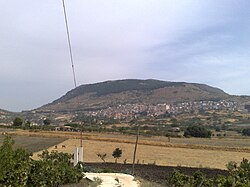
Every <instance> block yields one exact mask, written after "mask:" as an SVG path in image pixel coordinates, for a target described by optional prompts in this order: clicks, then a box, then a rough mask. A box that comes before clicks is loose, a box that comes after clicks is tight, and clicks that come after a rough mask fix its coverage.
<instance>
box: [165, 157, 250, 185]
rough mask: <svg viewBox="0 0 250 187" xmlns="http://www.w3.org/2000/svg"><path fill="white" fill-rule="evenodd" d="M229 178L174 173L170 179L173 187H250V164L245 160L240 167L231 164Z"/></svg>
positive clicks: (200, 173)
mask: <svg viewBox="0 0 250 187" xmlns="http://www.w3.org/2000/svg"><path fill="white" fill-rule="evenodd" d="M227 167H228V171H229V175H228V176H216V177H215V178H213V179H211V178H207V177H206V176H205V175H204V174H203V173H202V172H199V171H198V172H196V173H194V174H193V176H188V175H185V174H183V173H180V172H178V171H175V172H173V174H172V176H171V177H170V179H169V185H170V186H172V187H184V186H185V187H194V186H200V187H214V186H218V187H232V186H235V187H248V186H250V162H249V161H248V160H247V159H243V161H242V162H241V163H240V165H239V166H237V164H236V163H234V162H230V163H229V164H228V165H227Z"/></svg>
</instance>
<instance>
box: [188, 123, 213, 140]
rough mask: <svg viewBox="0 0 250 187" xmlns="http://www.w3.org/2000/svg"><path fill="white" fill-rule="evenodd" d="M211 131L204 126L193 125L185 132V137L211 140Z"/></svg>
mask: <svg viewBox="0 0 250 187" xmlns="http://www.w3.org/2000/svg"><path fill="white" fill-rule="evenodd" d="M211 135H212V133H211V131H209V130H207V129H206V128H205V127H204V126H200V125H192V126H189V127H188V128H187V130H185V132H184V136H185V137H189V136H193V137H200V138H211Z"/></svg>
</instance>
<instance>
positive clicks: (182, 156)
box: [34, 139, 250, 169]
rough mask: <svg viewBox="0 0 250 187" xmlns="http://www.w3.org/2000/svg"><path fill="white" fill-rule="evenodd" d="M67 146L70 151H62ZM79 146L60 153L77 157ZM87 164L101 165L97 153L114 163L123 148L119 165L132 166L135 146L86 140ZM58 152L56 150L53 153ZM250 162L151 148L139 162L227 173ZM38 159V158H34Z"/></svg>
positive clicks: (235, 155)
mask: <svg viewBox="0 0 250 187" xmlns="http://www.w3.org/2000/svg"><path fill="white" fill-rule="evenodd" d="M62 145H66V148H62ZM75 146H79V140H76V139H69V140H66V141H64V142H62V143H61V144H59V145H58V148H57V149H56V150H58V151H63V152H68V153H73V150H74V147H75ZM83 147H84V161H85V162H101V160H100V159H99V158H98V157H97V153H107V155H108V156H107V159H106V161H107V162H113V161H114V158H113V157H112V156H111V155H112V152H113V150H114V149H115V148H116V147H119V148H121V149H122V150H123V154H122V157H121V158H120V159H119V162H123V160H124V159H127V163H131V162H132V155H133V150H134V144H131V143H119V142H103V141H95V140H84V141H83ZM49 150H50V151H52V150H55V149H54V147H51V148H50V149H49ZM243 157H244V158H250V153H242V152H230V151H218V150H199V149H188V148H169V147H159V146H150V145H139V146H138V154H137V159H139V161H140V163H143V162H144V164H148V163H154V162H156V164H158V165H169V166H190V167H208V168H219V169H225V168H226V167H225V165H226V164H227V163H228V162H229V161H236V162H240V161H241V160H242V158H243ZM34 158H37V157H36V156H34Z"/></svg>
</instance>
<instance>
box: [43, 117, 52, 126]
mask: <svg viewBox="0 0 250 187" xmlns="http://www.w3.org/2000/svg"><path fill="white" fill-rule="evenodd" d="M43 124H44V125H50V124H51V120H50V119H48V118H46V119H44V120H43Z"/></svg>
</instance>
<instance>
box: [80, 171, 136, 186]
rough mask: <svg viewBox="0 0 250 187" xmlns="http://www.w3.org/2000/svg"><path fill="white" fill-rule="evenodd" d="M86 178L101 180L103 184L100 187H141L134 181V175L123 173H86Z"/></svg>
mask: <svg viewBox="0 0 250 187" xmlns="http://www.w3.org/2000/svg"><path fill="white" fill-rule="evenodd" d="M84 174H85V176H86V177H87V178H88V179H90V180H94V178H97V177H98V178H100V179H101V180H102V183H101V185H100V187H118V186H119V187H139V185H138V183H137V182H136V181H135V180H134V177H133V176H132V175H127V174H123V173H84Z"/></svg>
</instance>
